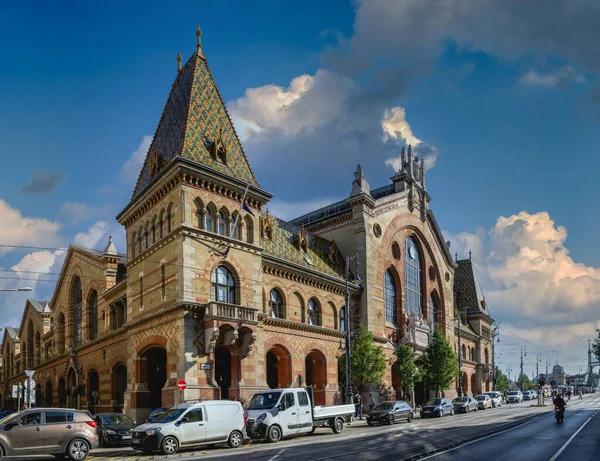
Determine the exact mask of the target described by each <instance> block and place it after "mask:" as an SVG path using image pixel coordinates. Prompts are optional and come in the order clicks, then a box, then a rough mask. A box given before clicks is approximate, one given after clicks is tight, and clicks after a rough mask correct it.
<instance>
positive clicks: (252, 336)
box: [240, 331, 256, 359]
mask: <svg viewBox="0 0 600 461" xmlns="http://www.w3.org/2000/svg"><path fill="white" fill-rule="evenodd" d="M255 342H256V333H255V332H253V331H246V332H245V333H244V334H243V335H242V347H241V348H240V357H241V358H243V359H244V358H246V357H248V356H249V355H250V353H251V352H252V349H254V343H255Z"/></svg>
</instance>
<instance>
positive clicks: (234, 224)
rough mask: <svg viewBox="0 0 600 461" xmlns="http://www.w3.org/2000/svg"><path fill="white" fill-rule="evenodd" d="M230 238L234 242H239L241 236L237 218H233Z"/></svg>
mask: <svg viewBox="0 0 600 461" xmlns="http://www.w3.org/2000/svg"><path fill="white" fill-rule="evenodd" d="M230 235H231V238H233V239H236V240H241V236H242V222H241V221H240V219H239V216H237V215H236V216H235V217H233V222H232V223H231V229H230Z"/></svg>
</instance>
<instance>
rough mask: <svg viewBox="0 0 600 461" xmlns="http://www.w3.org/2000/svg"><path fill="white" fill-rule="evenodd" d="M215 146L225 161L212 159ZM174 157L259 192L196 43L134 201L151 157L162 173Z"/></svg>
mask: <svg viewBox="0 0 600 461" xmlns="http://www.w3.org/2000/svg"><path fill="white" fill-rule="evenodd" d="M215 144H219V145H222V146H223V147H224V150H225V159H226V160H225V162H221V161H219V160H217V158H216V156H215V155H214V152H213V150H214V148H215ZM177 157H184V158H187V159H189V160H192V161H193V162H195V163H198V164H200V165H202V166H205V167H209V168H210V169H212V170H216V171H218V172H220V173H222V174H224V175H227V176H230V177H233V178H235V179H238V180H241V181H243V182H245V183H247V184H251V185H253V186H256V187H260V186H259V184H258V182H257V181H256V178H255V177H254V173H253V172H252V169H251V168H250V164H249V163H248V159H247V158H246V154H245V153H244V150H243V148H242V144H241V143H240V140H239V138H238V136H237V134H236V132H235V128H234V126H233V123H232V121H231V118H230V117H229V114H228V112H227V109H226V107H225V103H224V102H223V99H222V98H221V94H220V93H219V89H218V88H217V85H216V84H215V81H214V79H213V76H212V74H211V72H210V69H209V67H208V62H207V61H206V58H205V57H204V54H203V52H202V48H201V47H200V40H199V39H198V46H197V51H196V53H194V54H193V55H192V57H191V58H190V59H189V60H188V62H187V63H186V64H185V66H183V68H182V69H181V70H180V71H179V72H178V75H177V78H176V79H175V82H174V83H173V87H172V88H171V93H170V94H169V98H168V99H167V104H166V105H165V108H164V110H163V113H162V116H161V118H160V122H159V123H158V127H157V129H156V133H155V134H154V138H153V140H152V144H151V145H150V149H148V154H147V155H146V160H145V161H144V166H143V167H142V171H141V172H140V175H139V177H138V181H137V184H136V186H135V190H134V192H133V197H132V198H136V197H137V196H139V195H140V194H141V192H142V191H143V190H144V189H145V188H146V186H147V185H148V184H149V183H150V182H151V181H152V179H154V178H153V177H152V174H151V169H152V168H153V166H152V162H153V161H155V162H156V160H152V159H153V158H155V159H156V158H158V159H159V162H160V164H161V165H162V168H164V167H166V166H167V165H169V164H170V163H171V162H172V161H173V160H174V159H175V158H177ZM154 168H155V167H154ZM159 169H160V168H159Z"/></svg>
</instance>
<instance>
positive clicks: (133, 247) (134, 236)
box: [131, 232, 137, 256]
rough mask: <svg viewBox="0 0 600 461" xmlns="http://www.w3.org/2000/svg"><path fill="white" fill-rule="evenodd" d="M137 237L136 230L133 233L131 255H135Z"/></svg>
mask: <svg viewBox="0 0 600 461" xmlns="http://www.w3.org/2000/svg"><path fill="white" fill-rule="evenodd" d="M136 238H137V237H136V234H135V232H134V233H133V234H131V256H135V244H136V242H137V240H136Z"/></svg>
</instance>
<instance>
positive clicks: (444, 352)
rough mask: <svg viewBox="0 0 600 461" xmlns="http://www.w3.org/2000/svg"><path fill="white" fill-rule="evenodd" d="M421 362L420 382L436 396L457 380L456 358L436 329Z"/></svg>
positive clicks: (444, 338) (450, 347)
mask: <svg viewBox="0 0 600 461" xmlns="http://www.w3.org/2000/svg"><path fill="white" fill-rule="evenodd" d="M421 362H422V365H421V372H422V380H423V382H424V383H425V385H426V386H427V387H428V388H429V389H431V390H433V391H435V393H436V395H439V394H440V391H442V390H444V389H448V388H450V387H451V386H452V385H453V384H454V382H455V380H456V379H457V378H458V358H457V357H456V355H455V354H454V351H453V350H452V346H450V343H449V342H448V340H447V339H446V337H445V336H444V334H443V333H442V332H441V331H440V330H438V329H437V328H436V329H435V330H434V332H433V337H432V340H431V343H430V344H429V346H428V347H427V349H426V350H425V354H424V355H423V358H422V360H421Z"/></svg>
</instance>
